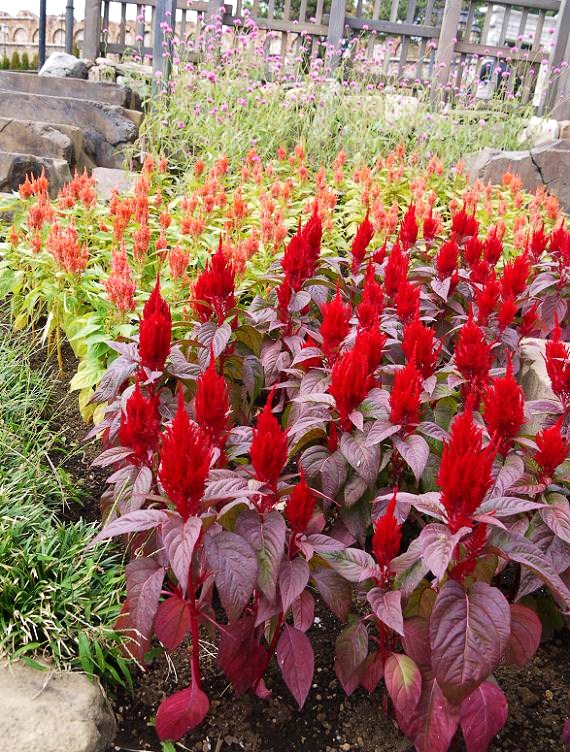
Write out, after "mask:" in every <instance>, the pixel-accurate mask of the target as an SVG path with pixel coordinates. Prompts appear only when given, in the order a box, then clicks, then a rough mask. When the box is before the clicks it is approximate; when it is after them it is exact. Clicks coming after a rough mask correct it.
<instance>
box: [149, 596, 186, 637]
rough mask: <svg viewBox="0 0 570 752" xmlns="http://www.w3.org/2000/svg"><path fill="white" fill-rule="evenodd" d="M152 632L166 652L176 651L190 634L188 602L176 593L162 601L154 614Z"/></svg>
mask: <svg viewBox="0 0 570 752" xmlns="http://www.w3.org/2000/svg"><path fill="white" fill-rule="evenodd" d="M154 631H155V633H156V636H157V637H158V639H159V640H160V641H161V642H162V644H163V645H164V647H165V648H166V649H167V650H170V651H173V650H176V648H177V647H178V646H179V645H180V643H181V642H182V640H183V639H184V638H185V637H186V635H187V634H188V633H189V632H190V606H189V603H188V601H185V600H184V599H183V598H181V597H180V596H179V595H177V594H176V593H174V594H173V595H171V596H170V597H169V598H167V599H166V600H164V601H162V603H161V604H160V606H159V607H158V611H157V612H156V619H155V623H154Z"/></svg>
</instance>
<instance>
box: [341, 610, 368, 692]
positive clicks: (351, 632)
mask: <svg viewBox="0 0 570 752" xmlns="http://www.w3.org/2000/svg"><path fill="white" fill-rule="evenodd" d="M367 655H368V631H367V630H366V627H365V626H364V624H362V623H361V622H357V623H356V624H351V625H350V626H348V627H346V629H343V631H342V632H341V633H340V635H339V636H338V638H337V641H336V658H335V663H334V670H335V672H336V675H337V677H338V680H339V681H340V683H341V684H342V687H343V689H344V691H345V692H346V694H347V695H351V694H352V693H353V692H354V690H355V689H356V688H357V687H358V685H359V684H360V668H361V665H362V663H363V662H364V660H365V659H366V656H367Z"/></svg>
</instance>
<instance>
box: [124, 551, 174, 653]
mask: <svg viewBox="0 0 570 752" xmlns="http://www.w3.org/2000/svg"><path fill="white" fill-rule="evenodd" d="M125 576H126V583H127V604H128V613H127V614H126V615H125V616H124V617H122V618H121V617H120V618H119V622H118V627H117V628H118V629H120V630H121V631H123V632H125V633H126V634H127V635H128V636H129V637H131V638H132V643H131V642H129V643H128V645H127V648H128V650H129V652H131V653H132V654H133V655H134V657H135V658H136V659H137V660H138V661H139V663H142V662H143V659H144V654H145V653H146V652H147V650H148V648H149V646H150V638H151V635H152V628H153V625H154V618H155V615H156V612H157V609H158V601H159V599H160V591H161V590H162V583H163V580H164V569H163V568H162V567H161V566H159V565H158V564H157V562H156V561H154V559H149V558H147V557H145V556H141V557H140V558H138V559H133V560H132V561H130V562H129V563H128V564H127V566H126V569H125Z"/></svg>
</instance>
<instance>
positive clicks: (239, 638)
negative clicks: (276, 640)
mask: <svg viewBox="0 0 570 752" xmlns="http://www.w3.org/2000/svg"><path fill="white" fill-rule="evenodd" d="M266 661H267V651H266V650H265V648H264V647H263V645H261V644H260V643H259V641H258V640H257V638H256V632H255V617H254V616H253V615H250V616H244V617H243V619H240V620H239V621H236V622H234V623H233V624H227V625H224V628H223V630H221V633H220V644H219V648H218V663H219V664H220V666H221V667H222V669H223V671H224V673H225V675H226V676H227V678H228V679H229V681H230V682H231V683H232V685H233V687H234V690H235V693H236V695H238V696H239V695H242V694H243V693H244V692H247V690H248V689H250V688H251V687H252V686H253V685H254V684H255V682H256V681H257V679H258V678H259V676H260V674H261V672H262V671H263V669H264V667H265V664H266Z"/></svg>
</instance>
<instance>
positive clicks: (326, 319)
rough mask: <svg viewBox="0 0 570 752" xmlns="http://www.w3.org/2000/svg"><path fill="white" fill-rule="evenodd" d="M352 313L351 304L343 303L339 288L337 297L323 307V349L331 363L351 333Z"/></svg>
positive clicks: (321, 330)
mask: <svg viewBox="0 0 570 752" xmlns="http://www.w3.org/2000/svg"><path fill="white" fill-rule="evenodd" d="M351 312H352V311H351V308H350V304H349V303H346V304H345V303H343V302H342V297H341V295H340V289H339V288H338V287H337V291H336V295H335V297H334V298H333V299H332V300H331V301H329V302H328V303H323V305H322V306H321V313H322V316H323V320H322V323H321V326H320V330H319V331H320V333H321V336H322V338H323V345H322V349H323V352H324V354H325V357H326V358H328V359H329V360H330V361H331V362H332V361H334V359H335V357H336V355H337V354H338V350H339V347H340V345H341V344H342V341H343V340H344V339H345V337H346V336H347V334H348V333H349V331H350V323H349V322H350V315H351Z"/></svg>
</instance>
